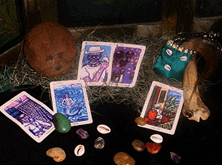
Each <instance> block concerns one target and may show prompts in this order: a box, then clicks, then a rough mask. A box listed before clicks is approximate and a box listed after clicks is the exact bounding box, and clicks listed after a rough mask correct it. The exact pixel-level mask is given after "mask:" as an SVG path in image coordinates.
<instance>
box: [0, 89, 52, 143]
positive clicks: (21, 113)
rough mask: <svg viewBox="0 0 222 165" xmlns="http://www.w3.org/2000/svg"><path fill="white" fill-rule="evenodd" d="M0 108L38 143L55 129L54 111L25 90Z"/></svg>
mask: <svg viewBox="0 0 222 165" xmlns="http://www.w3.org/2000/svg"><path fill="white" fill-rule="evenodd" d="M0 110H1V112H2V113H3V114H4V115H5V116H6V117H8V118H9V119H11V120H12V121H13V122H15V123H16V124H17V125H18V126H19V127H20V128H21V129H23V130H24V131H25V132H26V133H27V134H28V135H29V136H30V137H31V138H32V139H34V140H35V141H36V142H38V143H40V142H42V141H43V140H44V139H45V138H46V137H47V136H48V135H49V134H50V133H51V132H52V131H54V130H55V127H54V125H53V115H54V112H53V111H52V110H51V109H50V108H48V107H47V106H46V105H45V104H43V103H42V102H40V101H39V100H37V99H35V98H34V97H32V96H30V95H29V94H28V93H27V92H25V91H23V92H21V93H19V94H18V95H16V96H15V97H13V98H12V99H11V100H9V101H8V102H6V103H5V104H3V105H2V106H1V107H0Z"/></svg>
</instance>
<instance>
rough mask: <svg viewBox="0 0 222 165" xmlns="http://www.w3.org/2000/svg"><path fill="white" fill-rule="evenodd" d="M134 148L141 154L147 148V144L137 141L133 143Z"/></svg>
mask: <svg viewBox="0 0 222 165" xmlns="http://www.w3.org/2000/svg"><path fill="white" fill-rule="evenodd" d="M132 146H133V148H134V149H135V150H137V151H139V152H141V151H144V150H145V148H146V146H145V144H144V143H143V142H142V141H140V140H137V139H136V140H134V141H133V142H132Z"/></svg>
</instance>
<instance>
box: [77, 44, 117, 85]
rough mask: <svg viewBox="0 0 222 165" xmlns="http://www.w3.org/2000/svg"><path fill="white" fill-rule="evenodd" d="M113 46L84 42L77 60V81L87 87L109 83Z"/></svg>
mask: <svg viewBox="0 0 222 165" xmlns="http://www.w3.org/2000/svg"><path fill="white" fill-rule="evenodd" d="M113 51H114V44H113V43H111V42H94V41H84V42H83V43H82V50H81V54H80V59H79V68H78V78H77V79H78V80H84V81H85V83H86V84H87V85H88V86H101V85H105V84H106V83H108V82H109V77H110V74H111V63H112V55H113Z"/></svg>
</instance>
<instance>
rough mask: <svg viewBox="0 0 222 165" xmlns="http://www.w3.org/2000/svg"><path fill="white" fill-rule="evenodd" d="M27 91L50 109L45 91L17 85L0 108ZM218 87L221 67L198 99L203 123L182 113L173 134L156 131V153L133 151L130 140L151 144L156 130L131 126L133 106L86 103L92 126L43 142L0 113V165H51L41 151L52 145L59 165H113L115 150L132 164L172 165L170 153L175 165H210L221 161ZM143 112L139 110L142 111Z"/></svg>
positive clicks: (221, 109) (5, 95)
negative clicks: (205, 112)
mask: <svg viewBox="0 0 222 165" xmlns="http://www.w3.org/2000/svg"><path fill="white" fill-rule="evenodd" d="M23 90H25V91H27V92H28V93H29V94H31V95H32V96H34V97H35V98H37V99H38V100H41V101H42V102H43V103H45V104H46V105H48V106H49V107H50V108H51V101H50V98H49V95H48V91H45V92H43V90H42V89H41V87H39V86H38V87H33V86H22V87H18V88H15V89H12V90H9V91H6V92H4V93H1V94H0V98H1V99H0V104H1V105H2V104H3V103H5V102H6V101H8V100H9V99H10V98H12V97H13V96H15V95H16V94H18V93H20V92H21V91H23ZM221 95H222V89H221V64H220V65H219V68H218V70H217V72H216V73H215V75H214V77H213V78H211V85H210V86H209V87H208V88H207V90H206V91H204V93H203V95H202V96H203V99H204V101H205V103H206V104H207V105H208V107H209V108H210V109H211V115H210V117H209V118H208V119H207V120H206V121H200V123H197V122H195V121H190V120H188V119H186V118H185V117H184V116H183V115H182V114H181V116H180V120H179V123H178V126H177V129H176V132H175V134H174V135H168V134H165V133H159V134H161V135H162V136H163V139H164V140H163V143H162V149H161V150H160V152H159V153H158V154H155V155H152V154H150V153H148V152H147V151H146V150H145V151H143V152H137V151H136V150H134V149H133V147H132V145H131V143H132V141H133V140H135V139H139V140H141V141H143V142H144V143H146V142H151V140H150V136H151V135H152V134H154V133H158V132H156V131H152V130H149V129H145V128H141V127H138V126H137V125H136V124H135V123H134V119H135V117H137V116H139V115H140V114H139V113H138V112H137V111H136V110H135V109H133V106H132V105H129V106H128V105H125V104H109V103H103V104H102V103H99V102H95V103H92V104H90V107H91V111H92V116H93V124H89V125H84V126H76V127H72V128H71V131H70V132H68V133H67V134H60V133H58V132H57V131H54V132H53V133H51V134H50V135H49V136H48V137H47V138H46V139H45V140H44V141H43V142H41V143H36V142H35V141H34V140H32V139H31V138H30V137H29V136H28V135H27V134H26V133H25V132H24V131H23V130H22V129H20V128H19V127H18V126H17V125H16V124H15V123H13V122H12V121H11V120H9V119H8V118H7V117H5V116H4V115H3V114H2V113H0V125H1V129H0V146H1V147H0V153H1V154H0V160H1V162H0V164H2V162H5V163H4V164H52V163H55V162H54V161H53V160H52V158H50V157H47V156H46V154H45V153H46V151H47V150H48V149H50V148H52V147H61V148H63V149H64V150H65V152H66V155H67V157H66V159H65V160H64V161H63V162H61V163H59V164H83V165H84V164H86V165H112V164H115V163H114V161H113V157H114V155H115V154H116V153H117V152H120V151H123V152H126V153H128V154H130V155H131V156H132V157H133V158H134V159H135V161H136V164H137V165H170V164H175V163H174V162H173V161H172V160H171V159H170V152H171V151H172V152H175V153H177V154H178V155H180V156H181V161H180V163H179V164H189V165H192V164H201V165H205V164H214V162H215V163H216V162H217V163H218V162H220V160H221V158H220V157H221V153H222V152H221V147H222V141H221V138H222V134H221V133H222V128H221V125H222V120H221V117H222V105H221V101H222V100H221V98H222V96H221ZM141 109H142V107H141ZM99 124H106V125H108V126H109V127H110V128H111V129H112V131H111V133H109V134H106V135H102V134H100V133H99V132H98V131H97V130H96V127H97V125H99ZM78 128H83V129H84V130H87V131H88V133H89V138H88V139H85V140H83V139H81V138H80V137H79V136H78V135H77V134H76V133H75V132H76V130H77V129H78ZM99 136H101V137H103V138H104V140H105V148H103V149H101V150H99V149H95V148H94V141H95V139H96V138H97V137H99ZM78 144H83V145H85V149H86V152H85V154H84V155H83V156H81V157H76V156H75V155H74V148H75V147H76V146H77V145H78Z"/></svg>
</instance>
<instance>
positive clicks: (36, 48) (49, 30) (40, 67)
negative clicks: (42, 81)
mask: <svg viewBox="0 0 222 165" xmlns="http://www.w3.org/2000/svg"><path fill="white" fill-rule="evenodd" d="M76 49H77V48H76V41H75V40H74V38H73V36H72V34H71V33H70V31H69V30H68V29H67V28H66V27H64V26H62V25H60V24H58V23H51V22H48V23H40V24H38V25H37V26H35V27H34V28H33V29H32V30H31V31H30V32H29V33H28V35H27V36H26V38H25V43H24V54H25V57H26V60H27V62H28V63H29V64H30V66H31V67H32V68H33V69H34V70H35V71H36V72H37V73H38V74H40V75H42V76H46V77H57V76H59V75H61V74H63V73H65V72H67V71H68V70H69V69H70V68H71V66H72V65H73V64H74V59H75V56H76Z"/></svg>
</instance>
